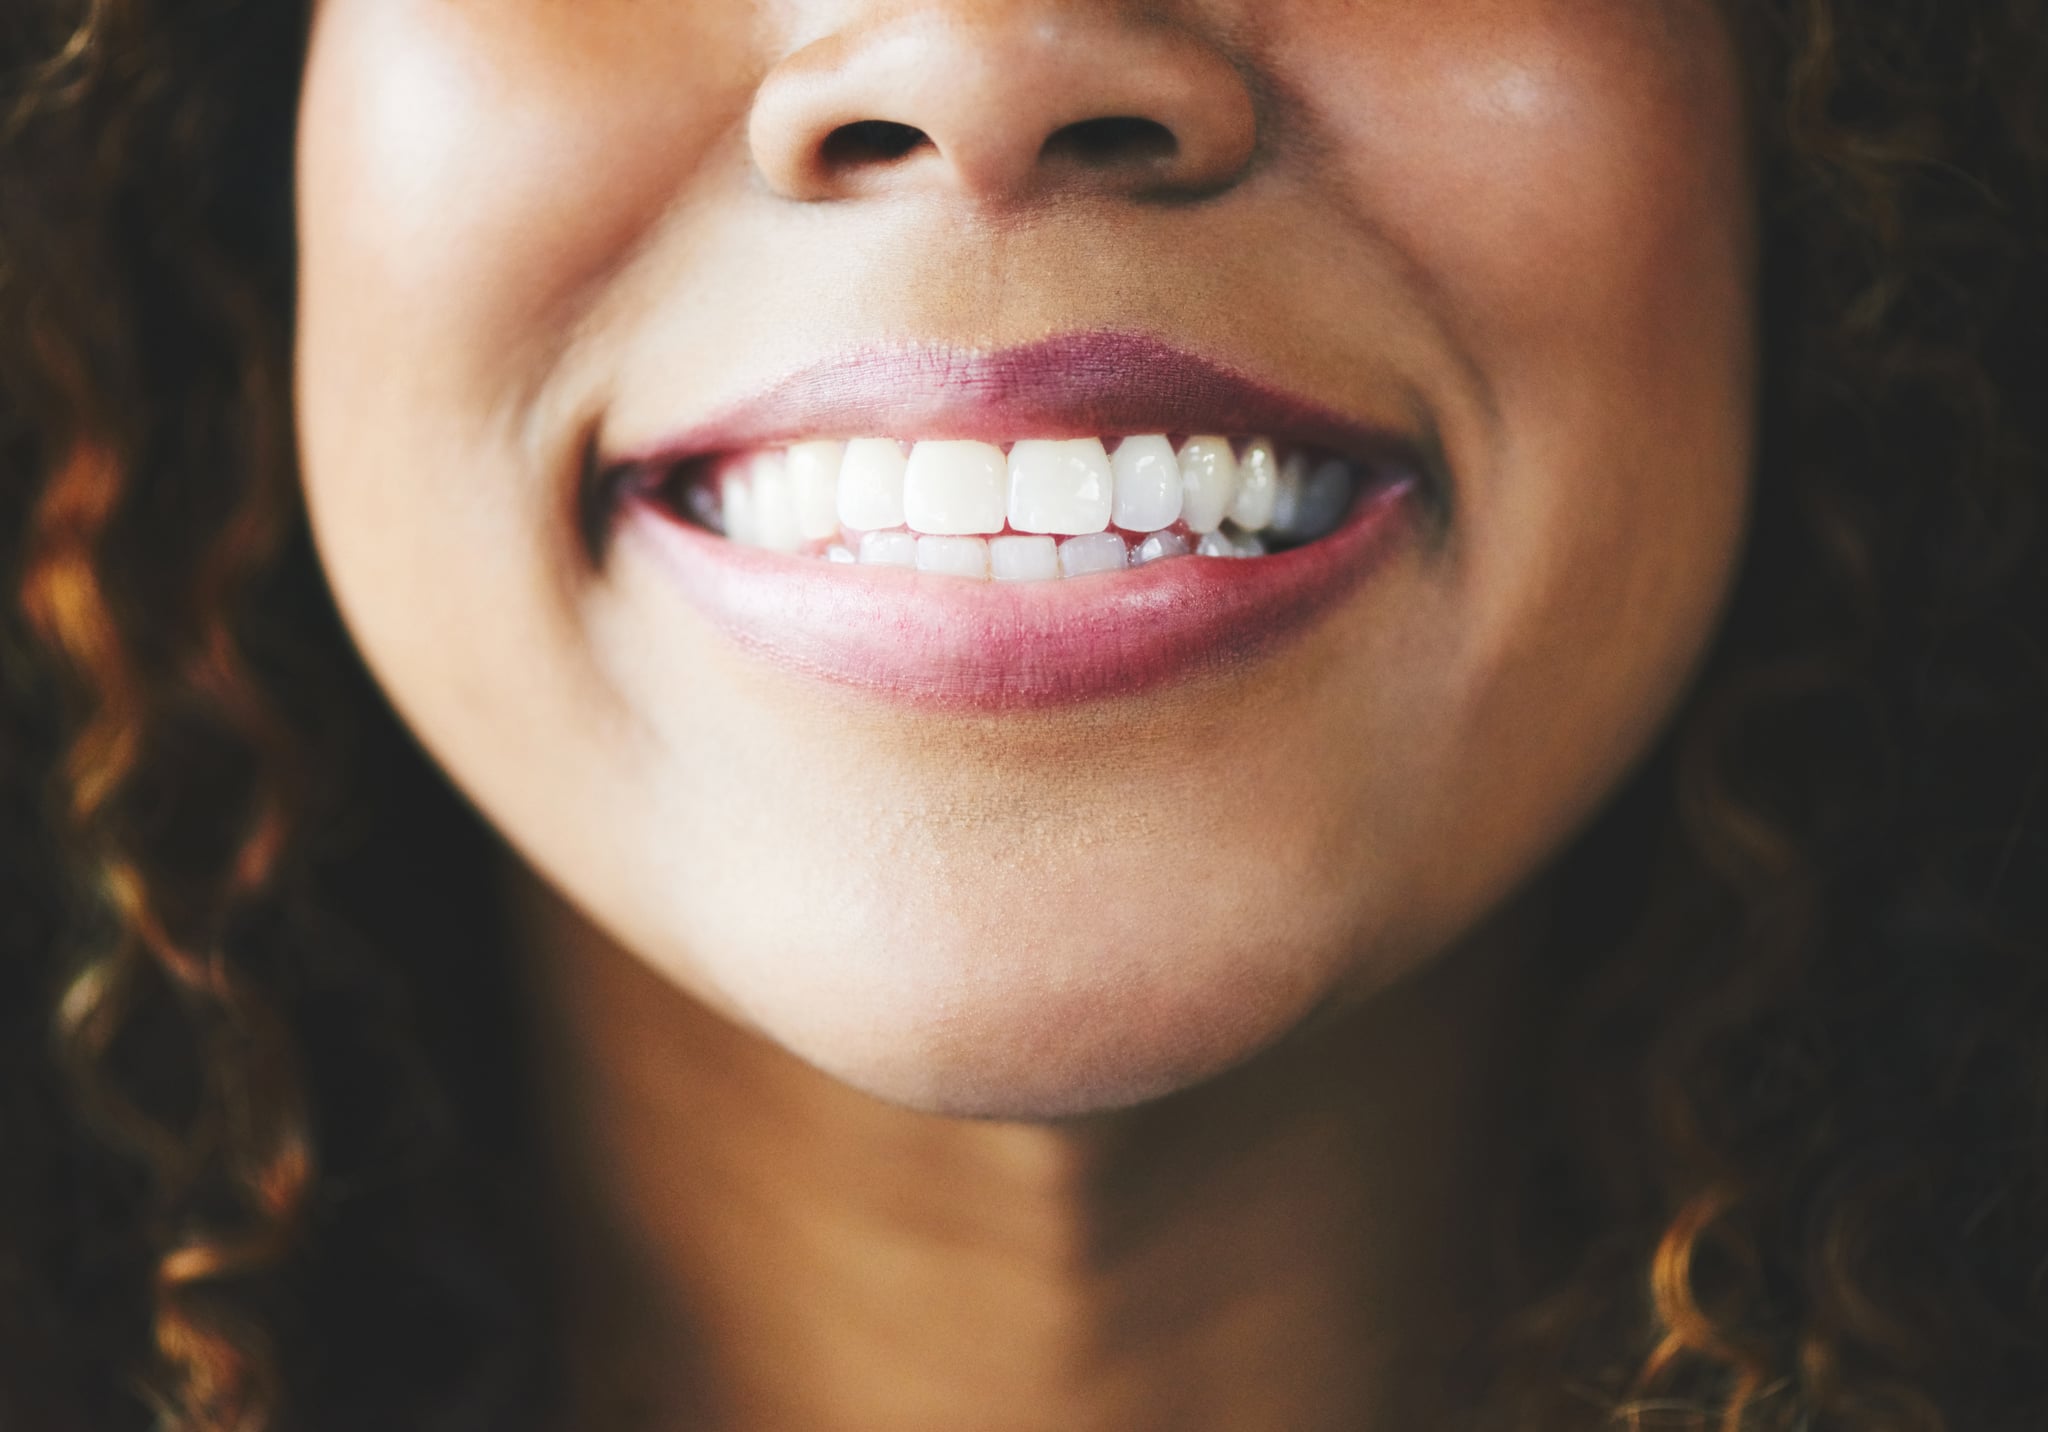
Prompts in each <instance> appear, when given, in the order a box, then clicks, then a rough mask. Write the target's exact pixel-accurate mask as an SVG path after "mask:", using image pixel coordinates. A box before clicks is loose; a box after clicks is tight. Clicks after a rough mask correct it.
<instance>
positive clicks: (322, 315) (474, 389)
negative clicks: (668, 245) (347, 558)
mask: <svg viewBox="0 0 2048 1432" xmlns="http://www.w3.org/2000/svg"><path fill="white" fill-rule="evenodd" d="M625 8H629V7H624V6H622V5H621V4H620V3H618V0H588V3H584V4H579V5H578V6H577V7H576V10H575V14H574V16H573V17H572V19H573V23H565V21H564V14H565V12H564V11H563V10H561V9H560V8H558V7H554V6H536V5H527V4H509V5H504V6H496V5H493V6H489V7H481V6H458V5H447V4H437V3H421V0H347V3H329V4H325V5H322V6H321V8H320V12H319V15H318V16H317V18H316V23H315V26H314V32H313V43H312V49H311V54H310V59H309V62H308V68H307V79H306V86H305V92H304V98H303V100H302V104H301V112H300V128H299V136H300V140H299V204H300V219H301V222H300V234H301V240H300V242H301V265H302V271H303V273H304V274H305V275H307V276H308V277H309V278H310V280H311V282H310V283H308V284H307V286H306V291H305V293H304V294H303V297H302V302H301V323H302V326H304V325H311V326H312V327H313V328H314V329H315V330H316V331H317V333H318V334H319V335H320V341H319V343H318V344H317V345H316V351H317V352H320V353H326V352H328V351H330V350H334V351H339V352H342V353H343V354H344V355H345V356H346V355H347V354H350V353H353V354H357V355H362V363H361V366H362V367H363V368H364V369H365V370H366V371H367V372H368V373H371V374H375V373H376V372H379V371H381V369H380V365H379V363H378V354H379V350H389V349H392V348H394V347H396V346H398V345H399V344H403V345H405V347H406V349H407V351H408V355H409V361H408V362H407V364H406V372H405V378H404V381H405V383H406V384H407V385H408V386H407V387H406V388H405V389H404V390H403V391H404V392H407V393H413V392H417V391H418V390H417V389H414V388H412V387H410V386H409V385H411V384H414V383H420V382H424V383H426V384H429V385H431V391H429V392H426V393H422V394H421V395H420V396H419V398H418V399H417V400H416V401H415V402H414V403H413V404H412V406H415V407H418V408H420V409H422V410H437V411H448V410H454V411H464V410H468V411H474V410H476V409H478V408H480V407H481V408H490V409H500V410H503V409H508V408H510V407H511V406H513V405H514V404H516V403H518V402H519V401H520V400H521V399H522V398H525V397H530V396H531V394H532V393H533V391H534V390H535V389H536V388H537V387H538V385H539V384H540V383H541V382H542V381H543V380H545V379H546V378H547V377H548V375H549V373H550V371H551V368H552V366H553V364H554V362H555V361H556V360H557V359H558V358H559V356H560V351H561V349H562V348H563V347H564V346H566V345H567V344H568V343H569V342H570V341H572V340H573V337H574V335H575V334H576V333H577V331H578V329H579V326H580V324H581V323H582V321H583V318H584V316H585V314H586V313H587V312H588V310H589V309H590V308H591V307H593V306H594V305H595V304H596V303H597V302H598V300H599V299H600V297H601V296H602V295H603V293H604V292H605V290H606V288H607V284H608V280H609V279H610V278H611V276H612V274H613V272H614V270H615V269H616V267H617V266H618V265H619V264H620V263H621V262H623V261H624V258H625V256H627V255H630V254H631V253H632V252H633V251H634V249H635V247H636V246H637V245H638V244H640V243H641V242H643V241H644V240H645V239H646V236H647V235H649V234H650V233H652V232H653V231H655V230H656V229H658V228H659V227H660V226H661V224H662V223H663V222H664V219H665V217H666V210H667V208H668V206H669V205H670V204H671V203H672V202H673V200H674V197H675V196H676V195H677V194H678V193H680V192H682V190H683V188H684V187H685V184H686V180H687V178H688V176H689V174H690V173H691V171H692V170H693V169H694V168H695V167H696V166H698V165H699V164H700V163H701V162H702V160H703V156H704V154H705V153H706V152H707V149H708V148H710V146H711V141H712V138H713V136H716V135H718V134H720V133H721V132H724V131H726V130H728V129H730V128H731V127H732V126H734V125H737V124H740V123H743V121H744V115H745V111H746V105H747V102H748V98H749V93H750V88H749V85H748V83H747V80H746V76H747V73H748V69H749V67H750V65H752V64H753V58H752V56H751V55H750V54H749V53H748V52H747V50H746V49H745V47H744V46H743V44H742V37H741V36H740V35H739V34H738V33H737V32H736V30H737V20H738V17H739V12H741V11H743V10H744V9H745V7H743V6H735V5H726V4H715V5H696V4H690V5H665V6H660V7H654V8H653V9H652V10H650V9H649V8H648V7H644V6H642V7H630V8H632V9H633V11H634V17H633V18H634V24H635V26H636V28H637V36H638V39H639V41H640V43H636V44H621V43H618V35H619V28H618V27H619V25H620V23H621V20H622V18H623V17H622V15H621V13H620V12H621V11H622V10H623V9H625ZM486 11H488V13H484V12H486ZM678 56H683V57H687V65H686V66H683V67H679V66H678V63H677V58H676V57H678ZM413 354H417V355H418V356H417V357H416V358H414V357H411V355H413ZM444 392H445V393H446V394H447V395H448V396H447V398H446V399H444V398H443V396H442V394H443V393H444Z"/></svg>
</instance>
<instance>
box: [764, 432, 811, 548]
mask: <svg viewBox="0 0 2048 1432" xmlns="http://www.w3.org/2000/svg"><path fill="white" fill-rule="evenodd" d="M753 469H754V532H755V536H756V537H757V539H758V540H759V541H760V544H761V545H762V546H763V547H766V548H769V549H770V550H771V551H776V552H794V551H795V550H796V549H797V548H799V547H801V546H803V545H804V534H803V529H802V528H801V527H799V526H798V525H797V520H796V495H795V494H794V493H793V492H791V491H790V484H789V469H788V468H787V467H785V466H784V465H783V463H782V460H781V459H780V458H778V457H776V456H774V455H773V454H768V453H764V454H762V455H761V456H760V457H758V458H756V459H754V462H753Z"/></svg>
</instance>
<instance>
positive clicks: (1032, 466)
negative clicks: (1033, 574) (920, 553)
mask: <svg viewBox="0 0 2048 1432" xmlns="http://www.w3.org/2000/svg"><path fill="white" fill-rule="evenodd" d="M1111 483H1112V477H1111V474H1110V466H1109V454H1108V453H1107V452H1106V451H1104V450H1103V446H1102V440H1101V439H1100V438H1080V439H1077V440H1075V441H1072V442H1042V441H1028V442H1020V443H1018V444H1017V445H1016V446H1015V447H1013V448H1011V449H1010V504H1009V514H1010V526H1011V527H1013V528H1015V529H1016V530H1017V531H1019V532H1055V533H1060V534H1062V535H1066V536H1074V535H1077V534H1080V533H1085V532H1101V531H1103V530H1105V529H1106V528H1107V527H1108V526H1109V512H1110V505H1111V504H1110V488H1111ZM912 525H915V524H912Z"/></svg>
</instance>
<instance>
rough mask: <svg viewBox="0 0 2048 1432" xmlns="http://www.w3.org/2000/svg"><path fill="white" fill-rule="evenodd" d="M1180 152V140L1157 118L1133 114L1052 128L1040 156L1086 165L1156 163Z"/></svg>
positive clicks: (1092, 167)
mask: <svg viewBox="0 0 2048 1432" xmlns="http://www.w3.org/2000/svg"><path fill="white" fill-rule="evenodd" d="M1179 152H1180V141H1179V140H1178V139H1177V138H1175V137H1174V133H1173V131H1172V130H1170V129H1168V128H1167V127H1166V126H1165V125H1163V124H1161V123H1159V122H1158V121H1157V120H1153V119H1144V118H1141V117H1139V116H1137V115H1129V114H1119V115H1109V116H1106V117H1104V118H1101V119H1084V120H1081V121H1079V122H1077V123H1074V124H1069V125H1064V126H1062V127H1061V128H1059V129H1056V130H1054V131H1053V132H1052V135H1051V137H1050V138H1048V139H1047V140H1046V141H1045V146H1044V148H1042V149H1041V150H1040V151H1039V157H1040V159H1041V160H1044V161H1048V162H1057V161H1060V160H1065V161H1067V162H1069V163H1073V164H1079V165H1081V166H1083V167H1086V168H1089V169H1105V168H1114V167H1122V166H1125V165H1140V164H1156V163H1159V162H1162V161H1164V160H1169V159H1172V158H1173V157H1174V156H1175V155H1176V154H1178V153H1179Z"/></svg>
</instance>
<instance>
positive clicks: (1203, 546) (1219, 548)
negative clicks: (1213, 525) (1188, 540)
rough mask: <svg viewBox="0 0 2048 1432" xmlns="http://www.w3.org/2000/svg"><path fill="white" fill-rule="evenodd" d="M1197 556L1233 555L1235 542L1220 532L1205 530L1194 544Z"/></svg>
mask: <svg viewBox="0 0 2048 1432" xmlns="http://www.w3.org/2000/svg"><path fill="white" fill-rule="evenodd" d="M1195 555H1196V556H1197V557H1235V556H1236V555H1237V544H1236V543H1235V542H1233V541H1231V540H1230V539H1229V538H1228V537H1225V536H1224V535H1223V534H1222V533H1221V532H1205V533H1203V534H1202V540H1201V541H1199V542H1197V543H1196V544H1195Z"/></svg>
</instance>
